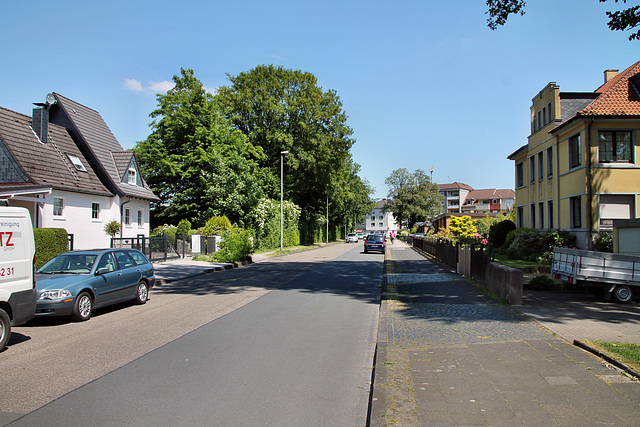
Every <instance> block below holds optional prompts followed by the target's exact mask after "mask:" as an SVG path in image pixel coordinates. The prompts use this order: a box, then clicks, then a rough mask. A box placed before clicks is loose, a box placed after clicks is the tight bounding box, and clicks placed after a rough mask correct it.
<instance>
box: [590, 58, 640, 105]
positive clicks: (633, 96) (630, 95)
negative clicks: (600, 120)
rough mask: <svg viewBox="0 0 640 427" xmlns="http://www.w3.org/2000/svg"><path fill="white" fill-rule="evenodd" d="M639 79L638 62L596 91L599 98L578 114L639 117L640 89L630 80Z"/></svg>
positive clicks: (639, 64) (639, 63)
mask: <svg viewBox="0 0 640 427" xmlns="http://www.w3.org/2000/svg"><path fill="white" fill-rule="evenodd" d="M638 77H640V61H638V62H636V63H635V64H633V65H632V66H630V67H629V68H627V69H626V70H624V71H623V72H622V73H620V74H618V75H617V76H615V77H614V78H612V79H611V80H609V81H608V82H607V83H605V84H604V85H602V86H601V87H599V88H598V89H596V92H597V93H600V96H599V97H598V98H597V99H596V100H594V101H593V102H591V103H590V104H589V105H588V106H587V107H586V108H584V109H582V110H581V111H580V112H579V113H578V114H579V115H587V116H592V115H595V116H637V115H640V87H638V85H637V84H634V83H633V81H631V80H630V79H634V78H638Z"/></svg>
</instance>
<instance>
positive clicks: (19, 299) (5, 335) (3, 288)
mask: <svg viewBox="0 0 640 427" xmlns="http://www.w3.org/2000/svg"><path fill="white" fill-rule="evenodd" d="M35 253H36V248H35V243H34V241H33V225H32V224H31V215H30V214H29V211H28V210H27V209H25V208H18V207H8V206H0V351H2V350H4V348H5V346H6V344H7V342H8V341H9V337H10V336H11V326H12V325H14V326H15V325H20V324H22V323H25V322H27V321H28V320H30V319H33V317H34V316H35V311H36V300H37V293H36V282H35V279H34V270H35Z"/></svg>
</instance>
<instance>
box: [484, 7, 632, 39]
mask: <svg viewBox="0 0 640 427" xmlns="http://www.w3.org/2000/svg"><path fill="white" fill-rule="evenodd" d="M599 1H600V3H605V2H606V1H607V0H599ZM614 2H615V3H618V2H620V3H625V4H626V3H627V0H614ZM525 5H526V2H525V1H524V0H487V7H488V10H487V12H486V13H487V14H488V15H489V19H487V25H488V26H489V28H491V29H492V30H495V29H497V28H498V27H499V26H502V25H504V24H505V23H506V22H507V19H508V18H509V15H512V14H514V15H524V7H525ZM606 14H607V17H608V18H609V22H608V23H607V25H608V26H609V28H610V29H611V30H617V31H627V30H633V29H635V28H638V27H639V26H640V5H636V6H631V7H628V8H625V9H622V10H619V11H615V12H611V11H609V12H606ZM629 40H640V30H638V31H635V32H632V33H631V34H630V35H629Z"/></svg>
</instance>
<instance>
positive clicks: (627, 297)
mask: <svg viewBox="0 0 640 427" xmlns="http://www.w3.org/2000/svg"><path fill="white" fill-rule="evenodd" d="M631 298H633V291H632V290H631V287H630V286H626V285H621V286H616V288H615V289H614V290H613V299H615V300H616V301H617V302H620V303H623V304H624V303H628V302H629V301H631Z"/></svg>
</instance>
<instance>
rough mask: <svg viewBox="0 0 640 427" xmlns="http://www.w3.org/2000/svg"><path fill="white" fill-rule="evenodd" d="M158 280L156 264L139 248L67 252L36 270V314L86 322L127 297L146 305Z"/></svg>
mask: <svg viewBox="0 0 640 427" xmlns="http://www.w3.org/2000/svg"><path fill="white" fill-rule="evenodd" d="M154 282H155V277H154V273H153V265H152V264H151V262H150V261H149V260H148V259H147V257H145V256H144V254H143V253H142V252H140V251H138V250H136V249H101V250H94V251H77V252H76V251H72V252H65V253H62V254H60V255H57V256H55V257H54V258H53V259H51V260H50V261H49V262H47V263H46V264H45V265H43V266H42V267H41V268H40V269H39V270H38V271H37V272H36V290H37V293H38V301H37V303H36V316H40V317H42V316H69V315H70V316H71V318H72V319H73V320H76V321H83V320H88V319H89V318H90V317H91V313H92V312H93V309H94V308H98V307H104V306H107V305H111V304H116V303H119V302H122V301H127V300H135V302H136V303H138V304H144V303H145V302H146V301H147V298H148V296H149V289H151V288H152V287H153V285H154Z"/></svg>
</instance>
